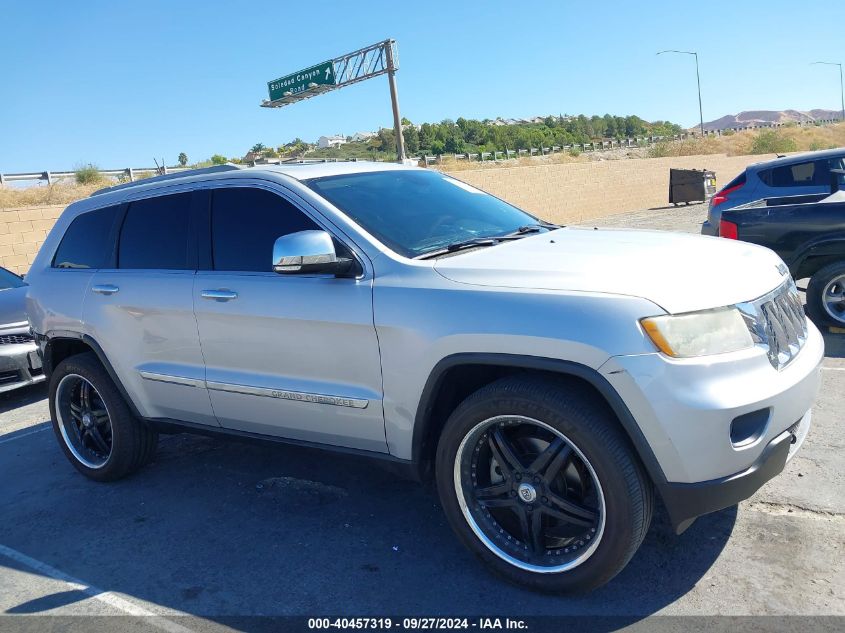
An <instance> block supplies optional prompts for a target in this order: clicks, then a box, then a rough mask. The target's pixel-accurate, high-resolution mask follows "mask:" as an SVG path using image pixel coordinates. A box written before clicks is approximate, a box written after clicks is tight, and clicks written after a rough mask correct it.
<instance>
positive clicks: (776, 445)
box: [600, 323, 824, 530]
mask: <svg viewBox="0 0 845 633" xmlns="http://www.w3.org/2000/svg"><path fill="white" fill-rule="evenodd" d="M823 358H824V342H823V339H822V337H821V334H820V333H819V331H818V330H817V329H816V328H815V327H814V326H813V325H812V323H809V324H808V333H807V339H806V342H805V343H804V346H803V348H802V349H801V351H800V352H799V353H798V354H797V355H796V356H795V357H794V359H793V360H792V361H791V362H790V363H789V364H788V365H787V366H785V367H783V368H782V369H780V370H777V369H775V368H773V367H772V365H771V363H770V362H769V360H768V358H767V357H766V353H765V351H764V350H763V349H761V348H759V347H755V348H753V349H750V350H745V351H742V352H737V353H733V354H722V355H718V356H710V357H700V358H694V359H671V358H668V357H666V356H664V355H662V354H659V353H654V354H640V355H635V356H617V357H614V358H611V359H610V360H609V361H608V362H607V363H605V364H604V365H603V366H602V367H601V369H600V372H601V373H602V375H604V376H605V378H607V380H608V382H610V383H611V385H612V386H613V387H614V388H615V389H616V391H617V393H618V394H619V396H620V397H621V398H622V399H623V401H624V402H625V404H626V405H627V407H628V409H629V410H630V412H631V414H632V416H633V418H634V420H636V423H637V425H638V426H639V428H640V430H641V431H642V433H643V435H644V436H645V440H646V442H647V444H648V446H649V447H650V449H651V451H652V452H653V454H654V457H655V460H656V462H657V464H658V465H659V467H660V471H661V472H660V473H657V475H655V473H652V478H653V479H654V480H655V484H656V485H657V487H658V488H659V490H660V492H661V495H662V497H663V499H664V502H665V504H666V506H667V509H668V510H669V514H670V517H671V518H672V523H673V524H674V525H675V527H676V529H678V530H682V529H684V528H686V527H688V526H689V524H690V523H691V522H692V521H691V519H693V518H695V517H696V516H699V515H702V514H706V513H708V512H713V511H714V510H719V509H721V508H725V507H728V506H730V505H733V504H735V503H737V502H739V501H741V500H742V499H745V498H747V497H748V496H750V495H751V494H753V493H754V492H755V491H756V490H757V489H758V488H759V487H760V486H761V485H762V484H763V483H765V482H766V481H768V480H769V479H771V478H772V477H774V476H775V475H776V474H778V473H779V472H780V471H781V470H783V467H784V465H785V463H786V459H787V455H788V454H789V448H790V446H792V447H793V449H797V447H798V446H799V445H800V442H801V441H803V436H804V435H806V429H807V428H808V426H809V421H810V409H811V407H812V405H813V402H814V401H815V398H816V395H817V393H818V389H819V384H820V366H821V361H822V359H823ZM749 417H750V418H752V419H755V420H759V422H757V423H755V424H756V428H755V432H754V433H752V434H751V435H749V437H748V439H746V440H743V441H738V440H737V439H736V437H735V436H734V435H733V431H734V429H735V428H736V427H735V426H734V425H735V423H737V421H738V420H740V419H747V418H749ZM802 425H803V426H802ZM792 437H798V438H799V439H797V440H795V443H792V442H793V441H792ZM793 454H794V450H793Z"/></svg>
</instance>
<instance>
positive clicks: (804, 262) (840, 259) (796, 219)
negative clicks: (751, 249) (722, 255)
mask: <svg viewBox="0 0 845 633" xmlns="http://www.w3.org/2000/svg"><path fill="white" fill-rule="evenodd" d="M842 175H843V173H840V172H834V182H833V185H832V188H833V192H832V193H831V192H828V193H825V194H816V195H804V196H787V197H779V198H766V199H763V200H758V201H756V202H751V203H749V204H745V205H741V206H738V207H734V208H733V209H730V210H728V211H724V212H723V213H722V214H721V221H720V226H719V234H720V235H721V236H722V237H726V238H732V239H740V240H743V241H746V242H753V243H754V244H760V245H762V246H766V247H768V248H771V249H772V250H774V251H775V252H776V253H777V254H778V255H780V256H781V258H782V259H783V261H784V262H786V264H787V265H788V266H789V271H790V273H792V276H793V277H794V278H795V279H804V278H807V277H809V278H810V283H809V284H808V285H807V310H808V311H809V313H810V317H811V318H812V319H813V321H815V322H816V323H817V324H824V323H829V324H832V325H836V326H838V327H845V191H839V190H838V184H837V182H836V181H837V180H838V179H836V178H835V176H839V177H841V176H842Z"/></svg>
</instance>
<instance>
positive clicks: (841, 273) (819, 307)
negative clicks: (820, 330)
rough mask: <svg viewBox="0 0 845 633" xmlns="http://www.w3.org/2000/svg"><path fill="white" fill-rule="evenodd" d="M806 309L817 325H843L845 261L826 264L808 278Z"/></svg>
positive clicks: (844, 314) (844, 317) (844, 315)
mask: <svg viewBox="0 0 845 633" xmlns="http://www.w3.org/2000/svg"><path fill="white" fill-rule="evenodd" d="M807 311H808V312H809V313H810V318H812V319H813V321H815V322H816V323H817V324H818V325H822V324H824V323H832V324H834V325H836V326H838V327H845V262H834V263H833V264H828V265H827V266H825V267H824V268H822V269H821V270H819V271H818V272H816V274H815V275H813V276H812V277H811V278H810V283H809V284H807Z"/></svg>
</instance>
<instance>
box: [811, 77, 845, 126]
mask: <svg viewBox="0 0 845 633" xmlns="http://www.w3.org/2000/svg"><path fill="white" fill-rule="evenodd" d="M813 64H825V65H827V66H839V96H840V98H841V99H842V113H841V117H842V120H843V121H845V83H843V81H842V64H841V63H840V62H813ZM813 64H810V65H811V66H812V65H813Z"/></svg>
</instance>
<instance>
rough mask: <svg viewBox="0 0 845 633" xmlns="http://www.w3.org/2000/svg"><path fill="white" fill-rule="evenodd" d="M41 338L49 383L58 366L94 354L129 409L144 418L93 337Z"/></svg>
mask: <svg viewBox="0 0 845 633" xmlns="http://www.w3.org/2000/svg"><path fill="white" fill-rule="evenodd" d="M39 338H42V340H43V343H41V345H42V350H43V351H42V357H43V361H42V363H43V365H44V374H45V376H46V377H47V380H48V381H49V380H50V375H51V374H52V373H53V370H54V369H55V368H56V366H58V364H59V363H61V362H62V361H63V360H65V359H66V358H70V357H71V356H75V355H77V354H85V353H89V352H93V353H94V354H95V355H96V356H97V359H98V360H99V361H100V364H102V366H103V367H104V368H105V370H106V372H107V373H108V375H109V378H111V379H112V382H113V383H114V385H115V387H117V390H118V391H119V392H120V395H121V396H123V399H124V400H125V401H126V403H127V405H128V406H129V409H130V410H131V411H132V414H133V415H135V416H136V417H138V418H140V417H142V416H141V414H140V413H139V411H138V409H137V407H136V406H135V403H134V402H133V401H132V398H130V397H129V393H128V392H127V391H126V389H125V388H124V386H123V383H122V382H121V381H120V378H118V376H117V372H115V370H114V367H112V364H111V363H110V362H109V359H108V357H107V356H106V353H105V352H104V351H103V348H102V347H101V346H100V344H99V343H97V341H96V340H94V338H93V337H92V336H89V335H87V334H80V333H78V332H65V331H58V332H49V333H47V334H46V335H44V336H43V337H39Z"/></svg>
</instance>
